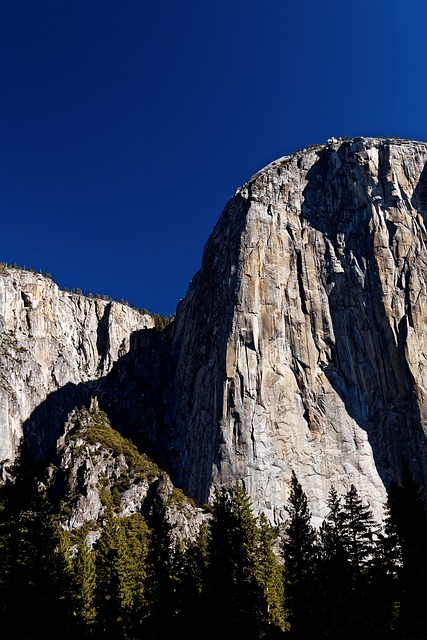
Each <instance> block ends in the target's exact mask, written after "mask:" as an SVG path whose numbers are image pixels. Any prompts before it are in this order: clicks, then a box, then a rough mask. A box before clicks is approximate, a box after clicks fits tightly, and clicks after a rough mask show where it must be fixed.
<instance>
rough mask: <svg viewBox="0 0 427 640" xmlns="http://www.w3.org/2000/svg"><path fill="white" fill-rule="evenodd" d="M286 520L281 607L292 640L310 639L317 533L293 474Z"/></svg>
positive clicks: (315, 597) (315, 598)
mask: <svg viewBox="0 0 427 640" xmlns="http://www.w3.org/2000/svg"><path fill="white" fill-rule="evenodd" d="M286 511H287V513H288V519H287V521H286V524H285V529H284V535H283V538H282V550H283V556H284V561H285V572H284V576H285V604H286V609H287V611H288V619H289V622H290V625H291V633H292V637H294V638H304V639H305V638H310V637H311V634H312V632H313V630H314V628H315V618H316V614H317V609H318V606H319V598H318V588H317V582H316V581H317V554H318V541H317V534H316V531H315V529H314V527H313V526H312V524H311V517H312V516H311V512H310V510H309V508H308V501H307V496H306V494H305V493H304V491H303V489H302V487H301V485H300V483H299V482H298V479H297V477H296V475H295V473H294V472H292V477H291V490H290V495H289V500H288V503H287V505H286Z"/></svg>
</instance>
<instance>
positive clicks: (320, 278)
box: [171, 138, 427, 519]
mask: <svg viewBox="0 0 427 640" xmlns="http://www.w3.org/2000/svg"><path fill="white" fill-rule="evenodd" d="M426 162H427V146H426V145H425V144H421V143H415V142H402V141H393V140H380V139H362V138H358V139H355V140H352V141H337V140H332V141H330V142H329V143H328V144H326V145H324V146H322V147H315V148H311V149H308V150H305V151H304V152H302V153H297V154H293V155H292V156H290V157H285V158H281V159H280V160H278V161H276V162H273V163H272V164H271V165H269V166H267V167H266V168H265V169H263V170H262V171H260V172H259V173H257V174H256V175H255V176H254V177H253V178H252V179H251V180H249V182H248V183H247V184H245V185H244V186H243V187H242V188H241V189H239V190H238V191H237V192H236V195H235V197H234V198H233V199H232V200H231V201H230V202H229V203H228V205H227V206H226V208H225V210H224V212H223V214H222V216H221V218H220V220H219V222H218V224H217V226H216V228H215V230H214V232H213V234H212V236H211V238H210V240H209V242H208V243H207V246H206V249H205V253H204V258H203V266H202V269H201V271H200V272H199V273H198V274H197V275H196V277H195V278H194V280H193V282H192V284H191V286H190V290H189V292H188V294H187V296H186V298H185V299H184V301H183V302H182V303H181V305H180V307H179V308H178V312H177V316H176V320H175V323H174V326H173V338H172V341H173V347H172V352H173V353H174V354H176V360H175V362H176V370H175V379H174V384H175V386H176V388H177V389H179V391H180V393H179V397H178V398H177V402H176V404H175V407H174V414H173V418H172V420H171V423H172V424H173V425H174V429H175V431H174V435H175V442H176V449H177V451H178V452H179V459H177V460H176V469H177V476H178V477H177V481H178V484H180V486H182V487H183V488H184V490H186V491H187V492H188V493H189V494H190V495H193V496H196V497H198V498H199V499H200V500H203V499H205V498H206V494H207V493H208V491H209V487H211V486H212V484H213V483H229V482H231V481H232V479H234V478H236V477H239V478H242V479H243V480H244V482H245V486H246V488H247V490H248V491H249V493H250V495H251V497H252V499H253V501H254V503H255V505H256V506H257V507H258V508H260V509H264V510H266V511H267V513H269V514H270V517H272V518H273V519H280V517H281V513H280V509H281V508H282V506H283V504H284V502H285V500H286V498H287V495H288V494H287V485H288V480H289V478H290V474H291V471H292V470H294V471H295V473H296V474H297V477H298V478H299V480H300V482H301V484H302V486H303V488H304V489H305V491H306V493H307V494H308V497H309V499H310V503H311V506H312V509H313V511H314V513H315V515H316V516H318V517H322V516H324V515H325V514H326V497H327V494H328V491H329V488H330V486H331V485H332V484H333V485H334V486H335V488H336V489H337V490H338V492H339V493H340V492H344V491H347V490H348V489H349V486H350V484H351V483H353V484H355V486H356V487H357V488H358V490H359V491H360V492H361V494H362V495H363V496H364V497H365V498H366V499H367V500H368V501H369V502H370V504H371V506H372V508H373V509H374V511H375V513H376V515H377V516H378V517H380V516H381V503H382V502H383V500H384V484H387V483H388V482H389V481H390V480H391V479H392V478H397V479H398V477H399V473H400V469H401V463H402V458H404V459H405V460H406V462H407V463H408V464H409V466H410V468H411V470H412V472H413V473H414V475H415V477H416V478H417V480H418V481H419V482H420V483H421V484H422V485H424V486H427V483H426V482H425V481H426V475H427V455H426V454H427V443H426V408H427V403H426V389H427V369H426V355H427V353H426V348H427V327H426V321H425V318H426V313H427V301H426V280H427V250H426V246H425V243H426V229H425V218H426V216H427V168H426V167H427V164H426Z"/></svg>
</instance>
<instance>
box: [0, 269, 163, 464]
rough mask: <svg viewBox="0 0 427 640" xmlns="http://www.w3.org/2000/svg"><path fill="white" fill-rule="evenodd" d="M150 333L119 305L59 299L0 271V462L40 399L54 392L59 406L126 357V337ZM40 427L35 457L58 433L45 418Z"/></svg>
mask: <svg viewBox="0 0 427 640" xmlns="http://www.w3.org/2000/svg"><path fill="white" fill-rule="evenodd" d="M150 327H154V321H153V319H152V318H151V317H150V316H148V315H142V314H140V313H139V312H137V311H135V310H134V309H131V308H129V307H127V306H125V305H121V304H118V303H117V302H110V301H104V300H99V299H94V298H87V297H85V296H82V295H77V294H74V293H68V292H65V291H61V290H60V289H58V287H57V286H56V285H55V284H54V283H53V282H52V280H50V279H49V278H45V277H43V276H41V275H38V274H34V273H30V272H28V271H22V270H18V269H10V268H7V269H1V270H0V460H2V461H10V460H12V459H13V457H14V455H15V452H16V447H17V444H18V442H19V440H20V438H21V436H22V434H23V425H25V424H26V423H27V421H28V419H29V418H30V416H31V415H32V413H33V411H34V410H35V409H36V407H38V406H39V405H41V404H42V403H43V402H44V401H45V400H46V398H47V397H48V396H50V395H52V394H55V392H57V391H58V390H59V389H62V390H63V394H62V399H65V397H66V396H67V395H68V396H71V395H72V390H73V389H74V388H75V387H76V386H77V385H79V384H82V383H87V382H88V381H92V380H97V379H99V378H101V377H103V376H105V375H106V374H108V372H109V371H110V370H111V368H112V366H113V364H114V363H115V362H116V361H117V360H118V359H119V358H120V357H121V356H123V355H125V354H126V353H127V352H128V350H129V346H130V336H131V334H132V333H133V332H135V331H137V330H140V329H144V328H150ZM60 400H61V399H60V398H59V399H58V401H60ZM56 409H58V406H57V407H56ZM59 413H60V412H59ZM42 422H43V421H42V420H40V424H39V425H38V427H39V428H38V429H36V428H34V429H32V434H31V435H32V448H33V450H34V451H35V453H38V449H39V448H46V446H47V445H51V446H52V445H54V444H55V441H56V437H57V436H58V434H59V430H60V426H61V425H60V424H57V423H55V419H54V416H53V415H51V416H50V417H49V420H48V424H47V425H43V424H42ZM46 430H47V431H48V433H47V432H46Z"/></svg>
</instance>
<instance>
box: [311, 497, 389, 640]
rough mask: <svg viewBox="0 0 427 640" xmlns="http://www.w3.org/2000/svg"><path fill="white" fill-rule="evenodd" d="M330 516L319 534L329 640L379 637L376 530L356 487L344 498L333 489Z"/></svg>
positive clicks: (324, 614) (324, 625) (324, 607)
mask: <svg viewBox="0 0 427 640" xmlns="http://www.w3.org/2000/svg"><path fill="white" fill-rule="evenodd" d="M328 506H329V513H328V516H327V518H326V520H325V521H324V522H323V524H322V527H321V530H320V540H321V554H320V555H321V559H322V561H321V572H320V576H321V581H322V592H323V607H322V620H323V623H322V625H323V628H324V629H325V632H326V635H327V637H328V638H331V639H336V640H338V639H341V638H342V637H346V638H349V639H350V638H355V639H356V638H360V637H367V638H370V637H378V638H379V637H380V635H379V633H380V630H379V628H378V624H379V623H378V621H377V620H376V611H375V607H371V603H372V601H373V598H372V596H373V594H375V593H376V592H375V586H378V585H379V584H380V575H379V574H378V572H377V567H378V566H379V565H378V562H377V555H378V552H377V537H378V527H377V525H376V523H375V521H374V518H373V515H372V512H371V510H370V509H369V507H368V506H367V505H364V504H363V501H362V500H361V498H360V497H359V495H358V493H357V490H356V488H355V486H354V485H351V487H350V490H349V491H348V492H347V494H346V495H345V496H344V501H343V502H342V501H341V499H340V498H339V497H338V495H337V493H336V491H335V489H333V488H332V489H331V492H330V494H329V500H328Z"/></svg>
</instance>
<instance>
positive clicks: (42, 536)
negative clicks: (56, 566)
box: [0, 442, 57, 638]
mask: <svg viewBox="0 0 427 640" xmlns="http://www.w3.org/2000/svg"><path fill="white" fill-rule="evenodd" d="M40 475H41V474H40V469H39V467H38V465H37V464H36V463H35V462H34V460H33V459H32V457H31V455H30V452H29V450H28V447H27V446H26V444H25V443H24V442H23V443H22V444H21V446H20V449H19V452H18V456H17V458H16V461H15V463H14V465H13V467H12V469H11V470H10V477H9V479H8V480H7V481H6V483H5V484H4V485H3V486H2V487H1V489H0V593H1V596H0V598H1V601H2V604H1V606H2V609H3V633H4V634H5V635H6V632H5V629H6V628H7V626H8V625H9V627H10V630H11V631H10V633H15V632H16V633H17V634H18V635H19V633H21V634H23V635H24V636H26V637H27V638H33V637H37V634H39V633H42V630H44V627H45V625H46V624H47V621H48V620H49V619H50V618H51V617H52V611H55V610H56V594H55V590H54V582H53V558H54V549H55V546H56V543H57V541H56V537H55V527H54V523H53V518H52V511H51V508H50V505H49V502H48V500H47V498H46V495H45V492H44V488H43V486H42V485H41V483H40ZM23 602H25V603H26V615H25V616H22V603H23ZM12 630H14V631H12ZM50 631H51V628H50V627H48V628H47V630H46V631H43V632H44V634H45V637H50V635H49V634H50Z"/></svg>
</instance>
